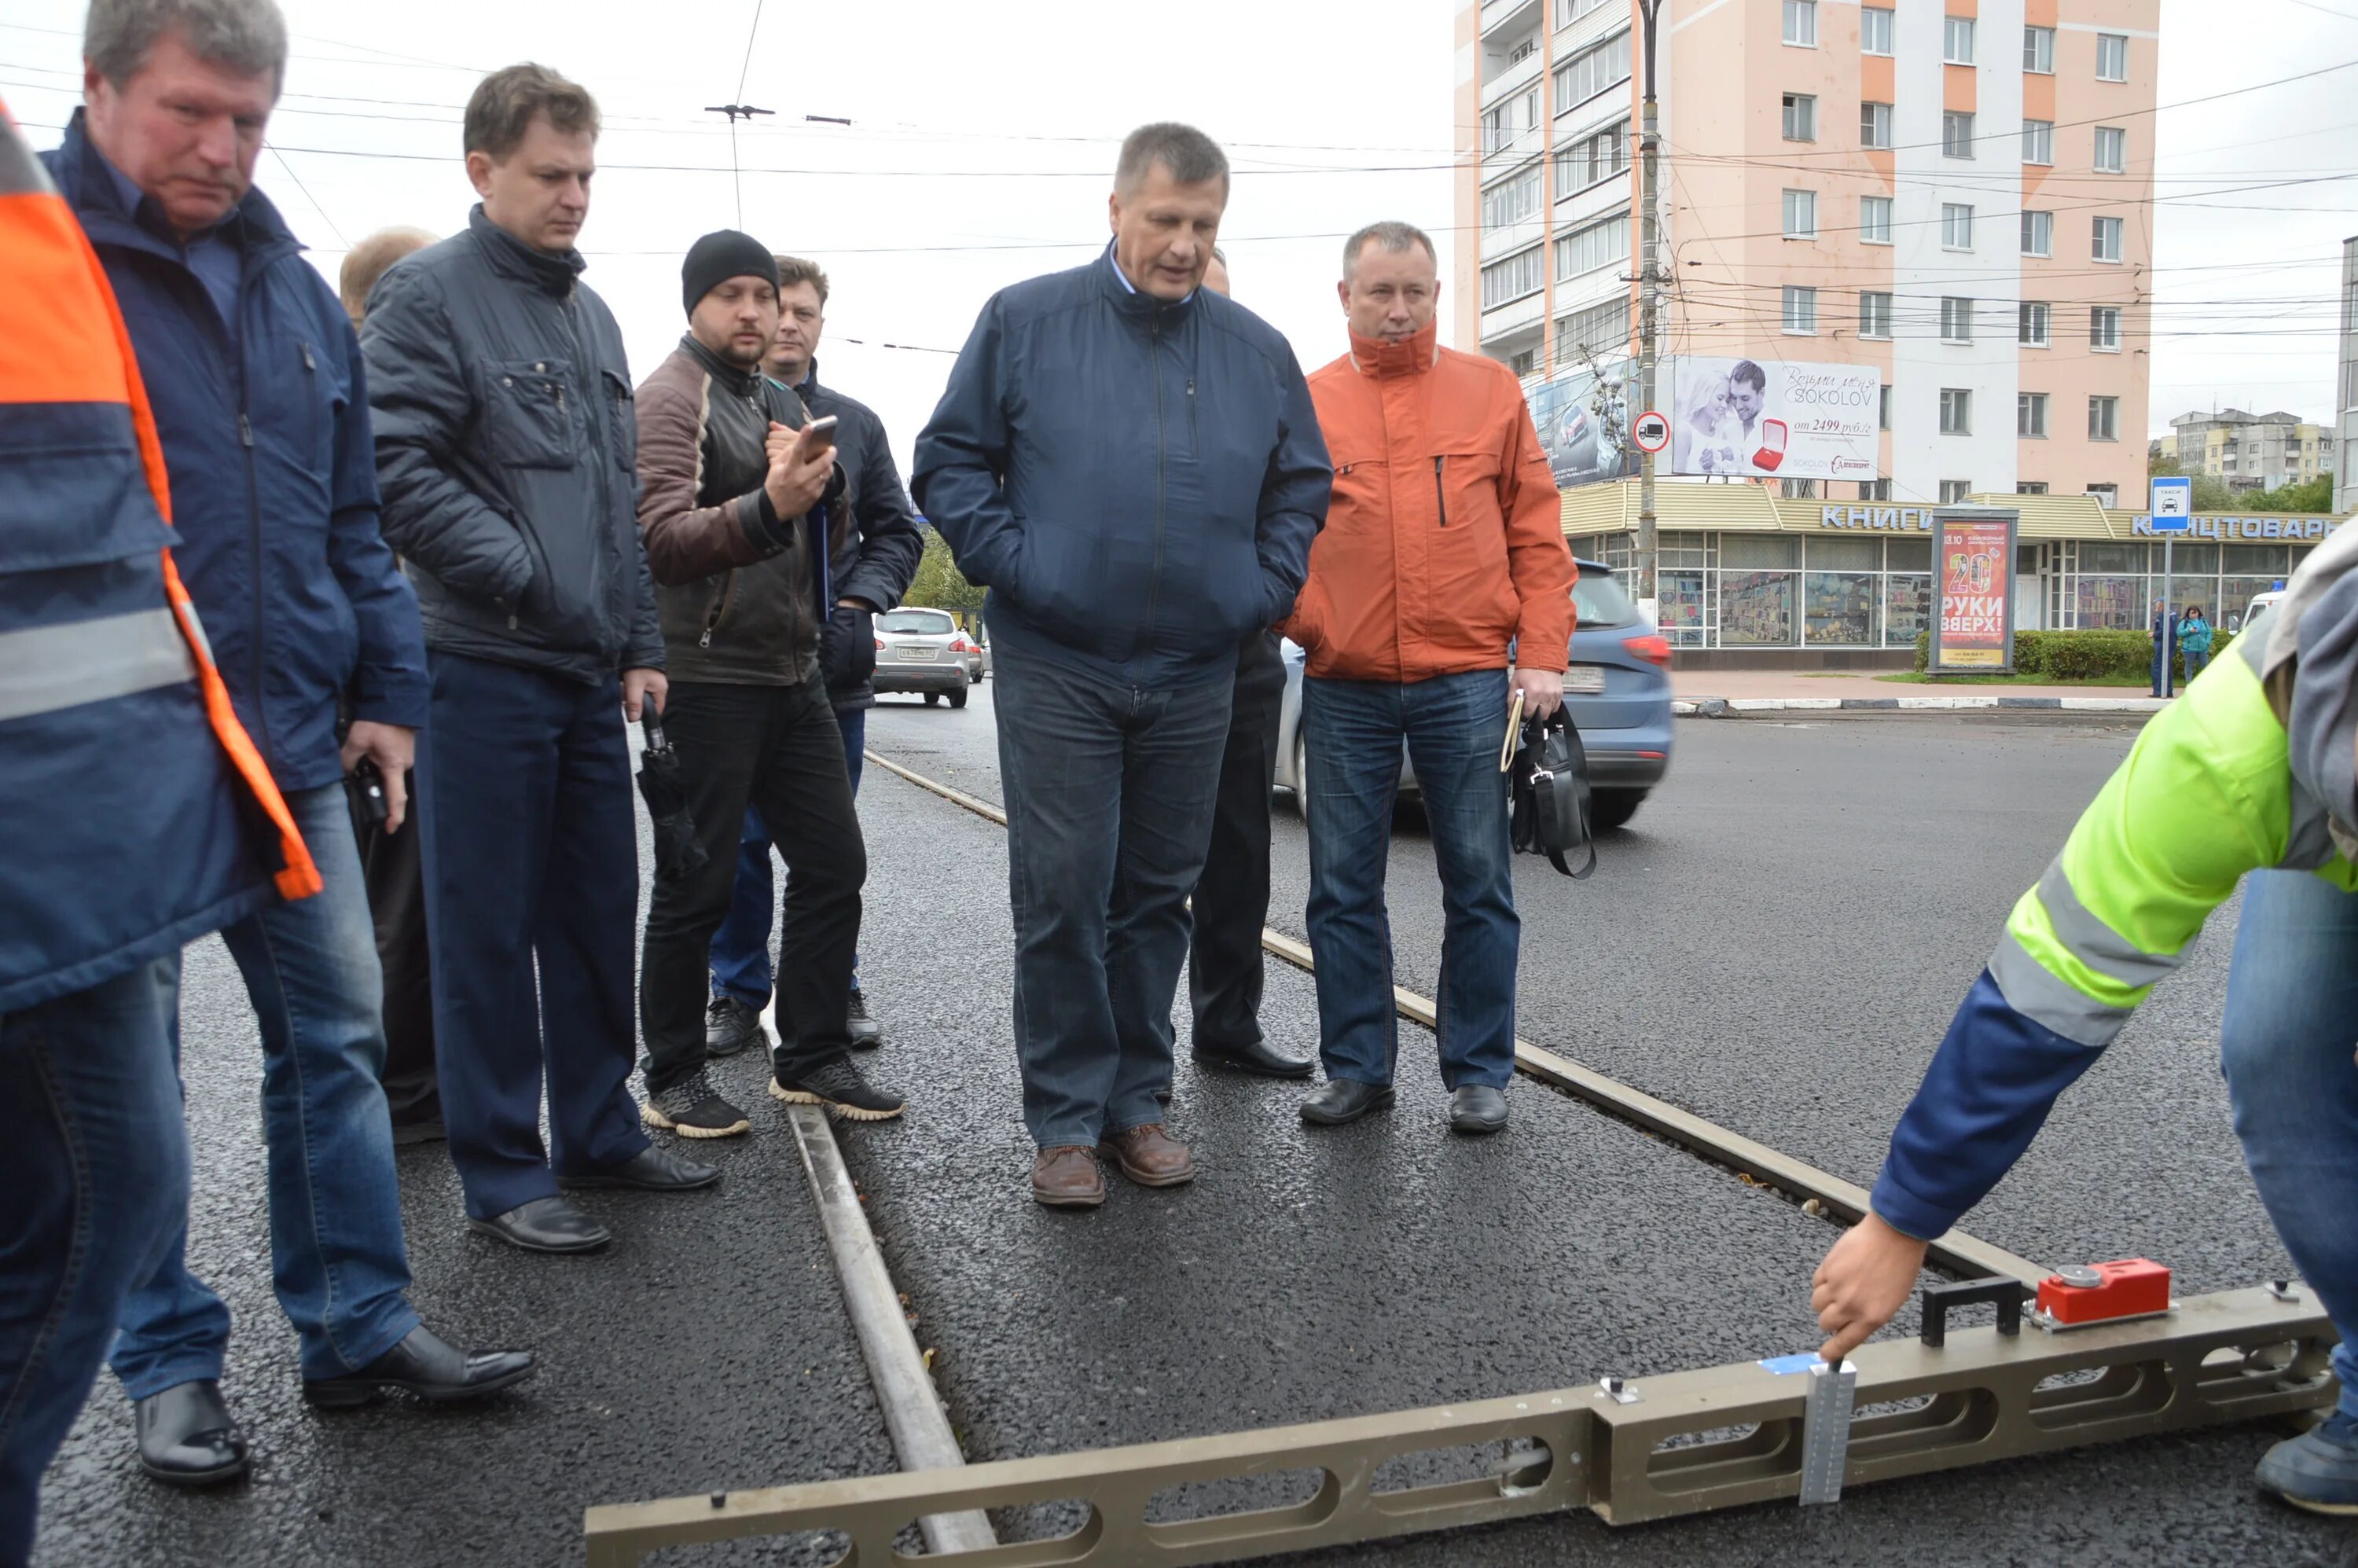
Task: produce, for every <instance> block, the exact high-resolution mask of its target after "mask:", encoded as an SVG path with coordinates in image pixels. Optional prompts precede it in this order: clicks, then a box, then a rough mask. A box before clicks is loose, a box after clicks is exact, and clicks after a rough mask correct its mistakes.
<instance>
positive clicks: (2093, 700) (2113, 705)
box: [1671, 697, 2169, 719]
mask: <svg viewBox="0 0 2358 1568" xmlns="http://www.w3.org/2000/svg"><path fill="white" fill-rule="evenodd" d="M2167 707H2169V698H2167V697H1676V698H1673V699H1672V700H1671V713H1673V714H1674V715H1676V716H1677V717H1679V718H1681V719H1732V718H1739V717H1741V716H1742V715H1744V714H1747V713H1825V712H1841V713H1956V712H1987V711H1995V710H1997V709H2001V708H2006V709H2016V710H2028V711H2031V712H2045V713H2158V712H2160V711H2161V710H2162V709H2163V708H2167Z"/></svg>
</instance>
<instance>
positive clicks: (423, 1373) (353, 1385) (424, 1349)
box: [303, 1324, 532, 1410]
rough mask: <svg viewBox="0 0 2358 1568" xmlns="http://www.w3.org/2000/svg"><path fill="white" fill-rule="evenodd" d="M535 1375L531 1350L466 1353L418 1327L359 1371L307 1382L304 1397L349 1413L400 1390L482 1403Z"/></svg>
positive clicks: (325, 1407)
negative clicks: (357, 1407)
mask: <svg viewBox="0 0 2358 1568" xmlns="http://www.w3.org/2000/svg"><path fill="white" fill-rule="evenodd" d="M531 1376H532V1352H531V1351H529V1350H461V1349H460V1348H459V1347H458V1346H455V1345H450V1344H448V1343H446V1342H444V1341H443V1340H442V1339H441V1338H440V1337H439V1336H437V1335H436V1334H435V1332H434V1331H433V1330H432V1329H430V1328H428V1327H427V1326H426V1325H424V1324H419V1325H417V1326H416V1328H413V1329H411V1330H410V1331H409V1334H408V1336H407V1337H406V1338H405V1339H403V1340H402V1342H401V1343H400V1344H398V1345H396V1346H394V1347H393V1348H392V1349H390V1350H388V1351H386V1352H385V1353H384V1355H382V1356H380V1357H377V1358H376V1359H375V1360H373V1361H372V1362H370V1363H369V1364H368V1365H367V1366H365V1367H363V1368H361V1369H360V1370H359V1371H357V1372H347V1373H345V1374H344V1375H343V1376H342V1377H341V1378H306V1379H303V1397H304V1398H305V1399H306V1400H309V1401H310V1402H311V1403H312V1404H315V1405H318V1406H319V1407H320V1408H321V1409H323V1410H350V1409H351V1408H352V1407H353V1406H354V1405H364V1404H367V1403H369V1402H370V1401H371V1400H375V1399H378V1398H380V1397H382V1396H383V1395H385V1394H388V1393H391V1392H392V1391H394V1390H396V1389H398V1390H401V1391H402V1392H403V1393H405V1394H416V1396H417V1397H418V1398H419V1399H421V1400H434V1401H435V1402H437V1403H442V1402H446V1401H448V1400H479V1399H481V1398H482V1397H483V1396H484V1395H486V1394H496V1393H498V1392H499V1391H500V1390H502V1389H507V1388H513V1387H514V1386H515V1385H516V1384H518V1383H521V1382H523V1381H524V1380H525V1379H526V1378H529V1377H531Z"/></svg>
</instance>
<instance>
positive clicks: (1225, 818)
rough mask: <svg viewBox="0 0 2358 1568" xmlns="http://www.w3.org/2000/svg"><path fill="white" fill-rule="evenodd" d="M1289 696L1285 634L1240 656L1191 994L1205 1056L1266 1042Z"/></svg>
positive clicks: (1251, 644)
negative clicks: (1276, 804) (1269, 929)
mask: <svg viewBox="0 0 2358 1568" xmlns="http://www.w3.org/2000/svg"><path fill="white" fill-rule="evenodd" d="M1284 698H1285V661H1284V658H1283V657H1282V655H1281V654H1279V652H1278V643H1277V633H1274V632H1267V633H1260V634H1259V635H1257V636H1254V637H1252V638H1250V639H1249V640H1248V641H1247V642H1246V643H1245V645H1244V647H1243V649H1242V650H1241V651H1240V652H1239V653H1238V655H1237V690H1236V700H1235V705H1234V706H1233V707H1232V708H1231V709H1230V710H1229V716H1228V750H1227V751H1226V752H1224V753H1223V754H1222V756H1221V759H1220V791H1219V795H1218V798H1217V801H1216V803H1215V805H1214V806H1213V812H1212V847H1211V849H1210V850H1209V851H1208V852H1207V853H1206V855H1205V858H1204V874H1203V876H1202V878H1201V879H1200V880H1199V881H1197V882H1196V883H1195V946H1193V948H1192V949H1191V950H1190V951H1189V953H1188V955H1187V994H1188V998H1189V1000H1191V1001H1193V1003H1194V1004H1195V1045H1196V1048H1197V1049H1199V1050H1201V1049H1204V1048H1206V1047H1209V1048H1211V1049H1213V1050H1222V1049H1229V1050H1233V1049H1239V1048H1242V1047H1244V1046H1248V1045H1250V1044H1253V1043H1254V1042H1255V1041H1257V1040H1259V1039H1260V993H1261V984H1262V977H1263V968H1262V964H1263V954H1262V952H1261V946H1260V933H1261V927H1262V926H1264V925H1268V924H1269V795H1270V791H1271V789H1272V788H1273V787H1274V786H1275V784H1276V780H1277V719H1278V708H1280V706H1281V705H1282V703H1283V701H1284Z"/></svg>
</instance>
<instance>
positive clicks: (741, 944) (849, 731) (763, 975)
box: [712, 708, 868, 1011]
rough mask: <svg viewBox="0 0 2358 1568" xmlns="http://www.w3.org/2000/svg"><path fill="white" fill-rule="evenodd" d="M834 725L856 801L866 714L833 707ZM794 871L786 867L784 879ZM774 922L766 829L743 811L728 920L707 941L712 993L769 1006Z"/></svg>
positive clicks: (753, 813) (856, 960) (855, 960)
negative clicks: (771, 945)
mask: <svg viewBox="0 0 2358 1568" xmlns="http://www.w3.org/2000/svg"><path fill="white" fill-rule="evenodd" d="M835 722H836V724H837V726H838V728H839V729H841V730H842V731H843V767H844V772H845V773H849V775H850V776H851V796H852V798H853V799H854V800H857V799H859V798H860V762H862V761H863V760H865V759H864V757H863V755H862V753H863V752H865V751H866V749H867V746H868V709H866V708H838V709H836V712H835ZM794 874H795V872H794V868H793V867H792V866H789V867H787V868H786V875H787V877H788V879H790V880H791V879H792V878H793V876H794ZM777 917H778V888H777V884H776V883H775V882H773V881H771V880H770V830H769V828H767V827H764V826H763V823H762V814H761V813H760V812H759V811H757V810H754V809H753V808H752V807H751V806H748V807H747V808H746V810H745V831H744V834H743V836H742V837H741V838H739V839H738V840H737V889H736V892H734V893H732V894H731V895H730V901H729V918H728V919H726V920H724V921H722V922H721V923H720V929H719V931H717V932H715V933H714V934H713V937H712V994H713V995H714V996H733V997H735V998H736V999H737V1000H739V1001H741V1002H743V1003H744V1004H745V1005H746V1006H747V1007H750V1008H752V1009H754V1010H756V1011H759V1010H760V1009H762V1008H765V1007H767V1006H769V1005H770V991H771V989H772V988H773V987H774V986H775V985H776V984H777V977H776V976H775V975H774V974H773V972H772V971H771V968H770V928H771V925H773V922H775V921H776V919H777ZM851 985H852V989H855V990H857V989H859V987H860V956H859V955H858V954H857V953H855V954H853V955H852V957H851Z"/></svg>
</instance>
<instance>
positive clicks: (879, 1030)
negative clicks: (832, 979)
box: [843, 986, 884, 1051]
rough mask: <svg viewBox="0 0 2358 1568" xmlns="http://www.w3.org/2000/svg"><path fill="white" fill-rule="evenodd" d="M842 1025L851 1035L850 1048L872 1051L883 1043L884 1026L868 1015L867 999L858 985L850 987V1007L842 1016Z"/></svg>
mask: <svg viewBox="0 0 2358 1568" xmlns="http://www.w3.org/2000/svg"><path fill="white" fill-rule="evenodd" d="M843 1026H844V1028H845V1029H846V1030H847V1031H848V1032H849V1033H850V1035H851V1048H852V1049H853V1050H855V1051H873V1050H875V1049H876V1047H878V1046H879V1045H882V1044H884V1026H883V1025H882V1024H880V1023H878V1022H876V1021H875V1020H874V1019H873V1018H871V1017H870V1016H869V1015H868V999H867V998H866V997H863V996H861V995H860V988H859V987H858V986H854V987H852V988H851V1008H850V1011H849V1012H848V1013H847V1014H845V1016H844V1021H843Z"/></svg>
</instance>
